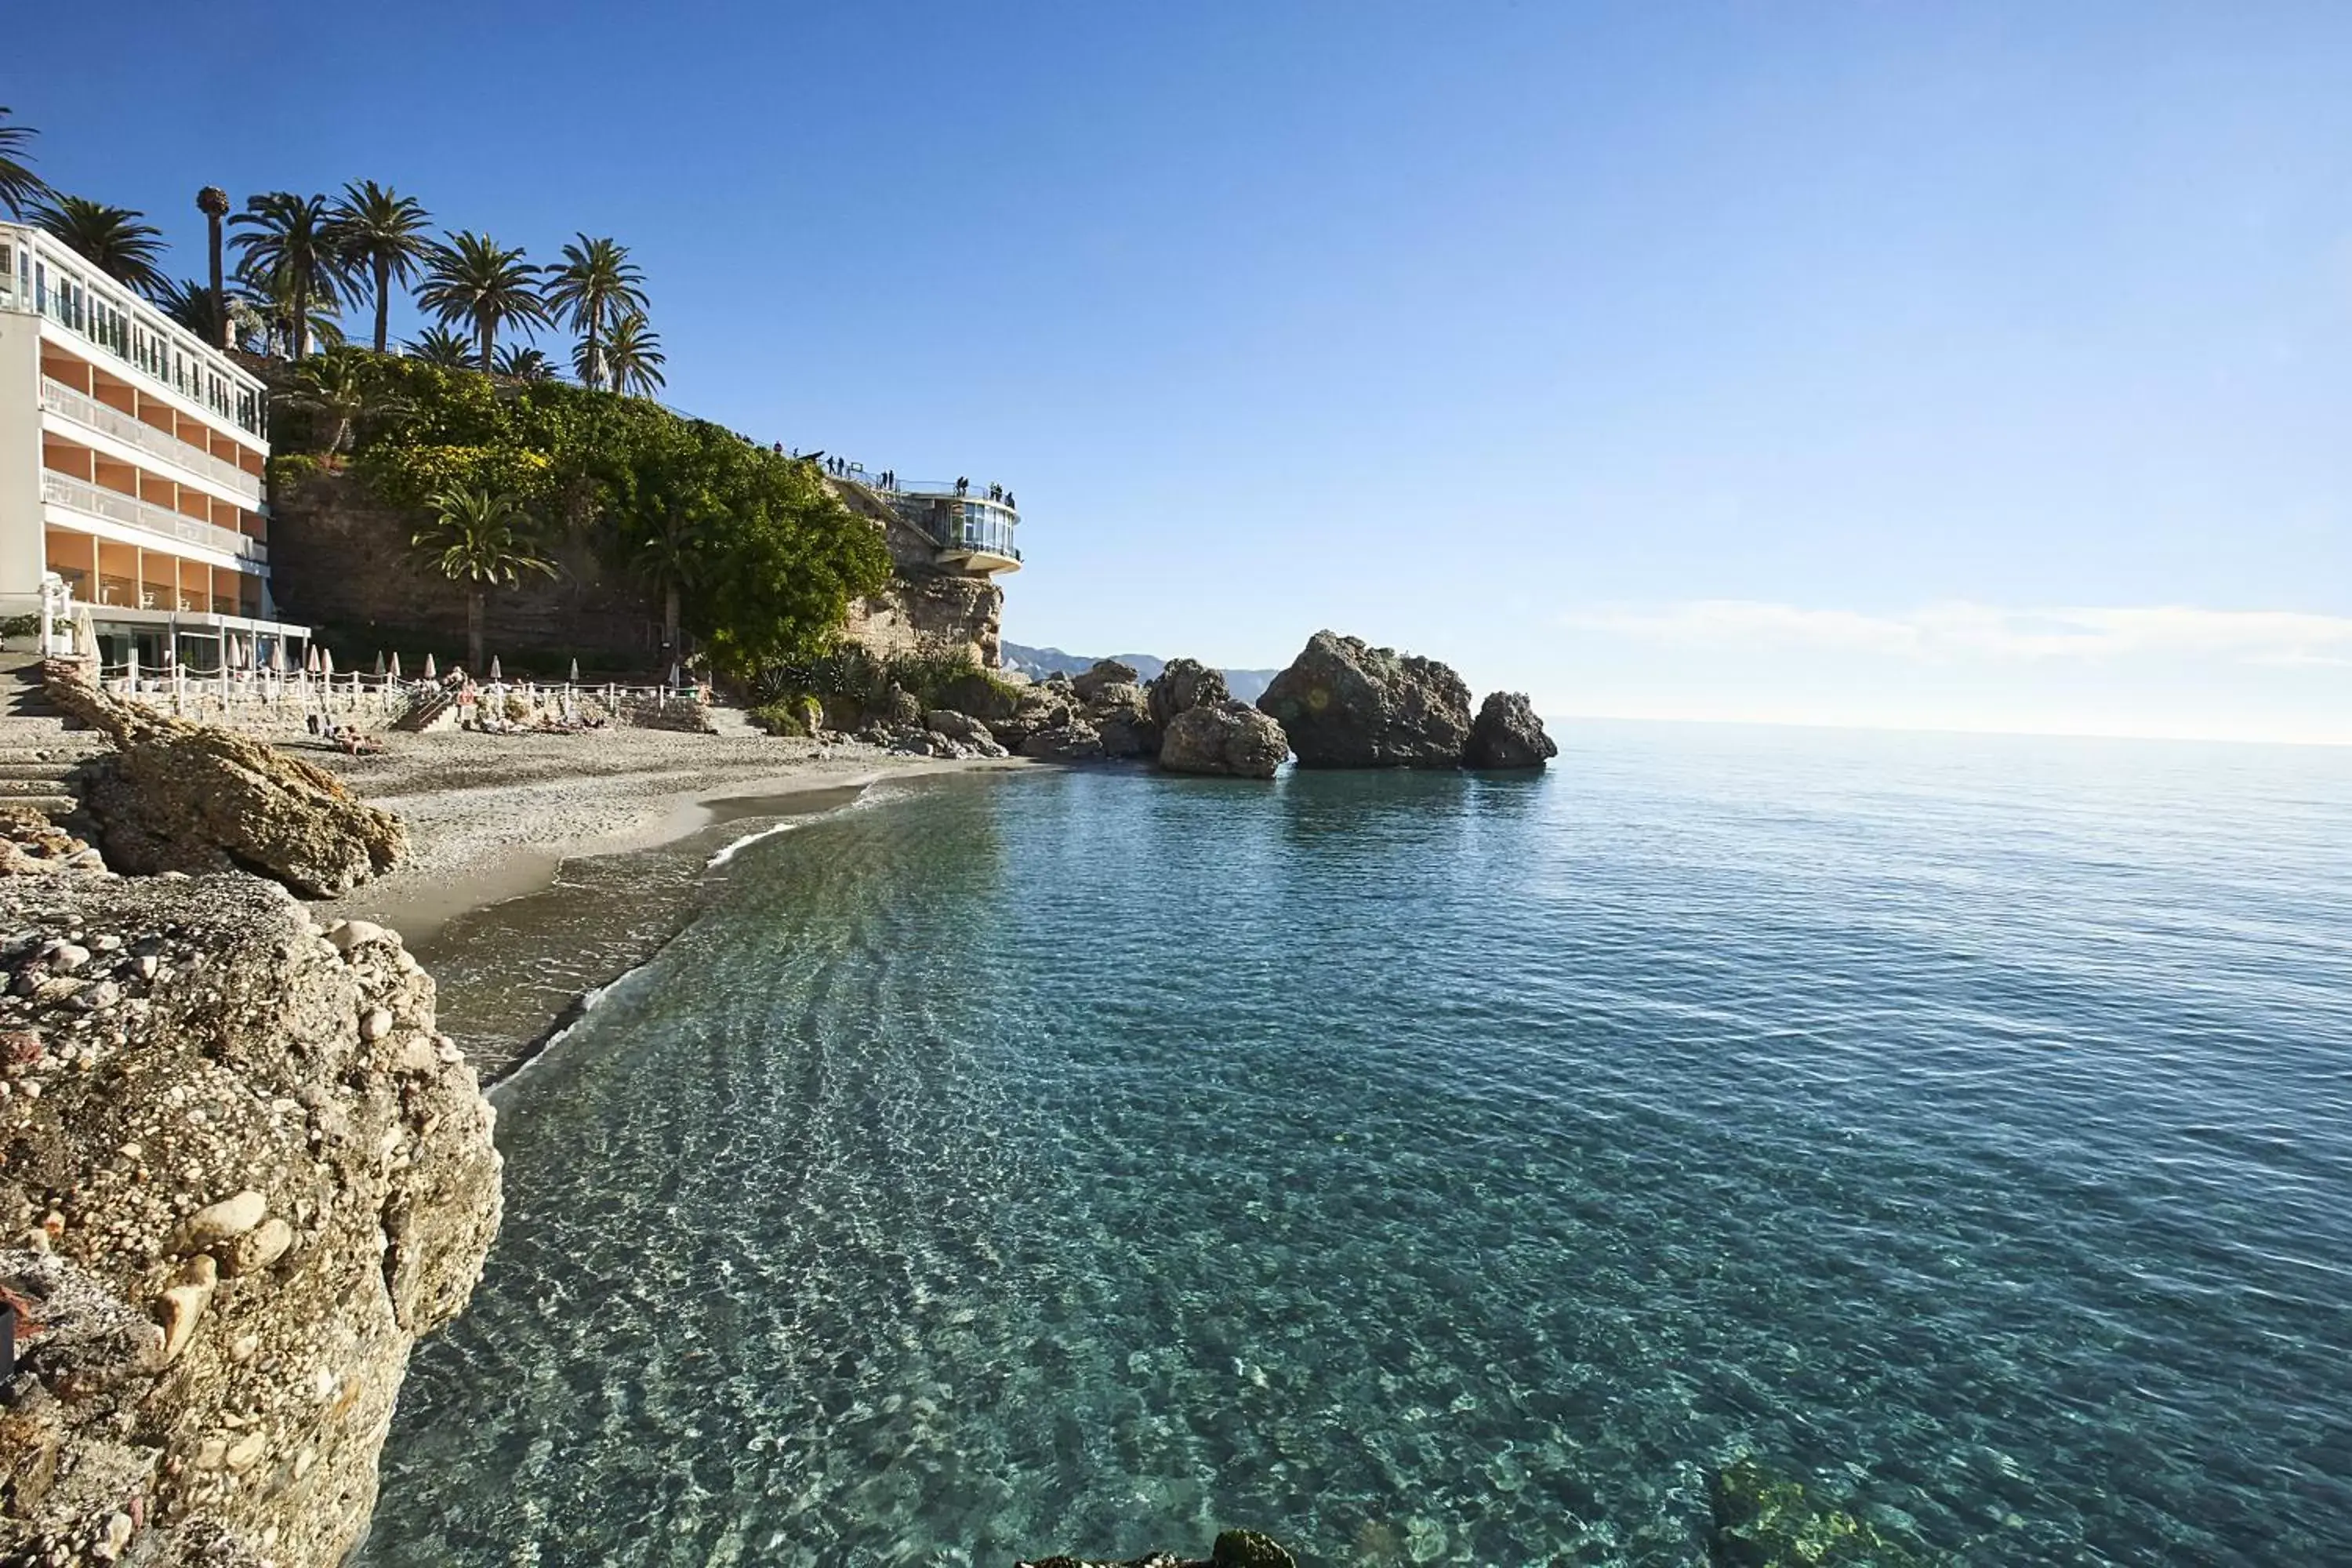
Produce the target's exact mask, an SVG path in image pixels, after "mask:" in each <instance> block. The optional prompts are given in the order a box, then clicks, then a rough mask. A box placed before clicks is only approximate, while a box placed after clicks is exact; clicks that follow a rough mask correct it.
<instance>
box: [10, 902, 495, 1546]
mask: <svg viewBox="0 0 2352 1568" xmlns="http://www.w3.org/2000/svg"><path fill="white" fill-rule="evenodd" d="M0 931H6V932H9V933H12V934H10V935H9V936H7V937H6V938H5V941H0V972H6V973H7V975H8V978H7V981H6V983H5V984H0V1075H5V1079H0V1080H5V1083H6V1085H7V1089H8V1090H9V1092H8V1093H7V1094H6V1095H5V1097H0V1148H5V1150H7V1151H8V1158H7V1161H6V1163H5V1166H0V1286H5V1289H8V1290H9V1291H11V1292H13V1293H14V1294H15V1295H16V1298H17V1299H18V1300H19V1301H20V1302H21V1303H22V1304H23V1305H24V1307H25V1308H26V1309H27V1310H28V1316H29V1317H30V1318H31V1319H32V1320H33V1321H36V1322H37V1323H38V1324H39V1325H40V1326H39V1329H38V1331H30V1330H27V1329H26V1328H23V1327H20V1328H19V1331H18V1333H19V1338H18V1341H17V1344H18V1347H19V1352H20V1358H21V1359H20V1362H19V1366H18V1375H17V1377H16V1381H15V1382H14V1383H13V1384H11V1385H10V1387H9V1393H8V1404H7V1408H6V1410H5V1413H0V1482H4V1483H5V1488H6V1498H7V1502H6V1507H5V1510H0V1563H67V1562H74V1563H98V1562H121V1563H157V1564H162V1563H226V1564H237V1565H242V1568H254V1565H257V1564H261V1563H276V1564H278V1568H331V1565H333V1564H336V1563H341V1562H342V1561H343V1559H344V1557H345V1556H346V1554H347V1553H348V1552H350V1550H351V1548H352V1545H353V1544H354V1542H356V1541H357V1540H358V1539H359V1537H360V1536H361V1534H362V1532H363V1531H364V1530H365V1527H366V1523H367V1519H368V1515H369V1512H370V1510H372V1509H373V1505H374V1500H375V1494H376V1463H377V1458H378V1454H379V1451H380V1450H381V1448H382V1447H383V1437H384V1432H385V1428H386V1426H387V1425H388V1424H389V1423H390V1421H391V1419H392V1407H393V1401H394V1395H395V1394H397V1392H398V1391H399V1388H400V1384H401V1379H402V1376H403V1374H404V1372H405V1370H406V1367H407V1364H408V1357H409V1352H410V1349H411V1347H412V1346H413V1345H414V1344H415V1341H416V1340H417V1338H418V1337H419V1336H420V1335H423V1334H427V1333H430V1332H432V1331H434V1330H436V1329H437V1328H439V1327H441V1326H442V1325H443V1324H445V1323H446V1322H447V1321H449V1320H450V1319H452V1318H453V1317H455V1316H456V1315H457V1312H458V1311H459V1310H460V1309H462V1308H463V1307H464V1306H465V1304H466V1302H467V1299H468V1297H469V1295H470V1294H471V1292H472V1290H473V1289H474V1284H475V1281H476V1280H477V1279H478V1278H479V1276H480V1273H481V1268H482V1260H483V1258H484V1256H485V1254H486V1253H487V1252H488V1248H489V1245H490V1241H491V1238H492V1237H493V1236H494V1235H495V1234H496V1232H497V1230H498V1226H499V1154H498V1151H497V1150H496V1148H494V1147H493V1146H492V1143H491V1138H490V1132H491V1122H492V1116H491V1110H490V1107H489V1105H488V1103H487V1102H486V1101H485V1100H483V1098H482V1095H481V1093H480V1090H479V1089H478V1087H477V1084H476V1082H475V1078H474V1073H473V1070H472V1068H469V1067H468V1066H467V1063H466V1060H465V1058H464V1057H463V1056H462V1055H461V1054H460V1053H459V1052H458V1051H457V1048H456V1047H454V1046H453V1045H451V1044H450V1043H449V1041H448V1040H447V1038H446V1037H444V1036H441V1035H439V1034H437V1033H436V1027H435V1020H434V1007H433V1003H434V995H433V983H432V981H431V980H430V979H429V978H428V977H427V976H426V975H425V973H424V972H423V971H421V970H420V969H419V968H418V967H417V965H416V963H415V960H414V959H413V958H411V957H410V956H409V955H408V954H407V953H406V952H404V951H403V949H402V947H401V945H400V941H399V938H398V937H396V936H394V934H392V933H391V932H389V931H384V930H383V928H381V927H378V926H373V925H367V924H362V923H360V922H352V923H349V924H344V925H341V926H339V927H336V928H331V929H330V930H329V931H326V932H324V933H321V932H320V931H319V930H318V929H317V928H316V926H315V925H314V924H313V923H312V921H311V919H310V915H309V913H308V912H307V911H306V910H304V909H303V908H302V906H301V905H300V904H299V903H297V902H296V901H295V900H293V899H292V898H291V897H290V896H289V895H288V894H287V892H286V891H285V889H282V888H280V887H278V885H276V884H275V883H272V882H268V881H265V880H263V879H259V878H257V877H248V876H242V875H236V874H230V875H224V876H206V877H199V878H194V879H186V880H181V879H136V880H134V879H125V878H121V877H116V876H112V875H110V874H106V873H103V872H101V873H100V874H99V875H98V876H97V877H96V878H95V879H76V878H69V877H66V876H63V875H53V876H48V877H40V876H18V877H10V878H6V879H0ZM28 982H29V984H28Z"/></svg>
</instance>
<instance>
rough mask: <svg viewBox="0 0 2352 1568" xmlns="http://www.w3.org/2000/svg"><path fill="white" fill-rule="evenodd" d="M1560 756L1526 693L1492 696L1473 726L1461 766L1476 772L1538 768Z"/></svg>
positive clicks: (1500, 692) (1484, 704)
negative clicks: (1473, 769) (1493, 769)
mask: <svg viewBox="0 0 2352 1568" xmlns="http://www.w3.org/2000/svg"><path fill="white" fill-rule="evenodd" d="M1558 755H1559V747H1558V746H1556V745H1554V744H1553V743H1552V739H1551V737H1550V736H1549V735H1547V734H1545V733H1544V727H1543V721H1542V720H1541V719H1538V718H1537V717H1536V710H1535V704H1533V703H1532V702H1529V701H1528V699H1527V695H1526V693H1524V692H1518V691H1497V692H1494V693H1492V694H1490V695H1489V696H1488V697H1487V699H1486V701H1485V703H1483V704H1482V705H1481V706H1480V707H1479V709H1478V717H1477V718H1476V719H1475V720H1473V721H1471V724H1470V742H1469V744H1468V745H1466V746H1465V747H1463V749H1462V762H1463V764H1464V765H1465V766H1466V767H1473V768H1539V767H1542V766H1543V765H1544V764H1545V763H1548V762H1549V761H1551V759H1552V758H1554V757H1556V756H1558Z"/></svg>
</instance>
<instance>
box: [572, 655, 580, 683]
mask: <svg viewBox="0 0 2352 1568" xmlns="http://www.w3.org/2000/svg"><path fill="white" fill-rule="evenodd" d="M579 683H580V661H579V660H578V659H576V658H575V659H573V660H572V684H573V685H574V686H577V685H578V684H579Z"/></svg>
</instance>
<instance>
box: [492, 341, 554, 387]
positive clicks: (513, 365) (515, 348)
mask: <svg viewBox="0 0 2352 1568" xmlns="http://www.w3.org/2000/svg"><path fill="white" fill-rule="evenodd" d="M498 369H499V374H500V375H503V376H507V377H509V378H511V379H513V380H515V381H553V380H554V379H555V362H554V361H553V360H551V359H549V358H548V357H547V356H546V355H545V354H543V353H540V352H539V351H538V350H537V349H535V348H532V347H531V346H530V344H528V343H509V344H508V345H507V346H506V347H505V348H502V349H500V350H499V366H498Z"/></svg>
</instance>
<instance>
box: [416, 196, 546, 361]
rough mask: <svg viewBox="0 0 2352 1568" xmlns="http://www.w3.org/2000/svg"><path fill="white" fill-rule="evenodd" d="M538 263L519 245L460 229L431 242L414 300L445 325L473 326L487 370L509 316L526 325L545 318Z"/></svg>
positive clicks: (495, 358) (493, 357)
mask: <svg viewBox="0 0 2352 1568" xmlns="http://www.w3.org/2000/svg"><path fill="white" fill-rule="evenodd" d="M538 277H539V268H536V267H533V266H531V265H530V263H529V262H527V261H525V260H524V259H523V258H522V251H521V249H520V247H517V248H515V249H513V250H509V249H506V248H505V247H502V246H500V245H499V243H498V242H497V241H496V240H494V239H492V238H490V237H488V235H483V234H476V233H475V232H474V231H473V230H472V229H466V230H463V231H461V232H459V233H457V234H453V235H451V236H450V237H449V240H448V243H447V244H446V245H436V246H435V247H433V250H432V253H431V255H430V257H429V258H428V259H427V260H426V261H425V287H423V288H422V289H418V290H417V291H416V302H417V303H418V304H419V305H422V306H424V307H425V309H426V310H430V311H432V312H433V314H434V315H435V316H436V317H438V318H439V319H440V321H441V324H442V325H443V326H445V327H447V326H455V325H457V323H458V322H460V321H462V322H465V323H466V324H467V325H468V326H470V327H471V328H472V329H473V331H474V338H475V342H476V343H477V345H478V348H479V351H480V356H481V357H480V358H479V359H478V360H477V361H476V362H475V363H478V364H479V365H480V366H481V367H482V368H483V369H484V370H488V369H489V368H490V367H491V366H492V365H493V364H494V363H497V354H498V346H499V328H500V327H501V326H504V325H505V324H506V323H508V322H509V321H512V322H514V323H516V324H517V325H519V326H521V327H524V328H526V329H528V328H530V327H534V326H538V327H543V326H547V325H548V324H549V321H548V315H547V302H546V301H545V300H541V298H540V297H539V289H537V287H536V286H535V285H536V282H537V279H538Z"/></svg>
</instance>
